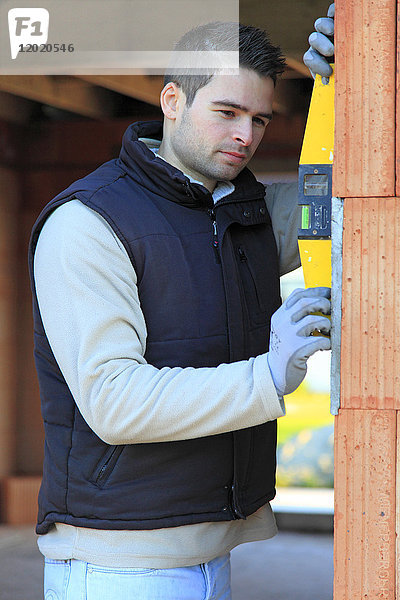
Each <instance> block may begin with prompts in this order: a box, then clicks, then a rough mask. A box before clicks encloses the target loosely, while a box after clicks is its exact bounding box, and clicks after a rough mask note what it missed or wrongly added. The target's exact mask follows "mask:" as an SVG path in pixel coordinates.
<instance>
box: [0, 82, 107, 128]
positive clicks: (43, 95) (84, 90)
mask: <svg viewBox="0 0 400 600" xmlns="http://www.w3.org/2000/svg"><path fill="white" fill-rule="evenodd" d="M0 91H2V92H8V93H9V94H14V95H15V96H20V97H22V98H28V99H29V100H35V101H36V102H42V103H43V104H49V105H50V106H54V107H55V108H59V109H62V110H67V111H69V112H72V113H76V114H78V115H82V116H85V117H90V118H92V119H103V118H105V117H109V116H111V115H112V111H111V106H110V103H109V100H108V98H106V97H105V94H104V93H103V91H102V90H99V89H97V88H96V87H94V86H93V85H90V84H89V83H87V82H86V81H81V80H79V79H78V78H76V77H63V76H54V75H2V76H1V77H0Z"/></svg>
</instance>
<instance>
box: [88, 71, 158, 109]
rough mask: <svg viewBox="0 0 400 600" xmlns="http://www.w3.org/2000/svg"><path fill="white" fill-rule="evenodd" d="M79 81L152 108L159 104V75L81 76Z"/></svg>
mask: <svg viewBox="0 0 400 600" xmlns="http://www.w3.org/2000/svg"><path fill="white" fill-rule="evenodd" d="M79 79H81V80H83V81H85V82H88V83H91V84H93V85H98V86H101V87H103V88H106V89H108V90H112V91H114V92H118V93H119V94H124V95H125V96H130V97H131V98H136V99H137V100H141V101H142V102H147V103H148V104H153V105H154V106H159V104H160V92H161V90H162V88H163V77H162V76H161V75H81V76H79Z"/></svg>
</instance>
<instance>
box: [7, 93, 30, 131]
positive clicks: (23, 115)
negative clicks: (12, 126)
mask: <svg viewBox="0 0 400 600" xmlns="http://www.w3.org/2000/svg"><path fill="white" fill-rule="evenodd" d="M34 106H35V104H34V103H33V102H31V101H30V100H26V99H25V98H21V97H19V98H18V97H17V96H13V95H12V94H6V93H4V92H0V119H1V120H3V121H7V122H8V123H18V124H24V123H27V122H28V121H29V119H30V117H31V114H32V111H33V107H34Z"/></svg>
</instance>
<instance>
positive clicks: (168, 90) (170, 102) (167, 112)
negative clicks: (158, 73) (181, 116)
mask: <svg viewBox="0 0 400 600" xmlns="http://www.w3.org/2000/svg"><path fill="white" fill-rule="evenodd" d="M184 103H185V94H184V93H183V91H182V89H181V88H180V87H178V86H177V85H176V83H174V82H173V81H170V82H169V83H167V85H166V86H165V87H164V88H163V89H162V90H161V95H160V104H161V110H162V111H163V113H164V116H165V117H166V118H167V119H171V120H172V121H175V119H176V117H177V113H178V110H179V109H180V108H181V106H183V105H184Z"/></svg>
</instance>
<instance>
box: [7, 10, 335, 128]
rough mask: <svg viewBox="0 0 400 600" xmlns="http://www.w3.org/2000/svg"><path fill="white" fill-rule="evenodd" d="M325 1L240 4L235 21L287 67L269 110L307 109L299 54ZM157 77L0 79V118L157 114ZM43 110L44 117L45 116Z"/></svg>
mask: <svg viewBox="0 0 400 600" xmlns="http://www.w3.org/2000/svg"><path fill="white" fill-rule="evenodd" d="M328 5H329V1H328V2H326V1H325V0H279V2H277V1H276V0H264V2H263V1H260V0H240V20H241V21H242V22H243V23H251V24H254V25H257V26H258V27H262V28H264V29H266V30H267V31H268V32H269V34H270V36H271V39H272V41H273V42H274V43H278V44H279V45H280V46H281V47H282V49H283V51H284V53H285V55H286V58H287V63H288V69H287V71H286V72H285V74H284V76H283V78H282V80H281V82H280V83H279V85H278V86H277V90H276V98H275V104H274V111H275V112H277V113H279V114H281V115H285V114H291V113H293V112H295V113H299V112H303V111H305V110H306V107H307V102H308V97H309V93H310V88H311V85H310V83H309V82H307V81H305V80H306V79H309V72H308V69H307V68H306V67H305V66H304V65H303V62H302V58H301V57H302V55H303V53H304V51H305V50H306V49H307V47H308V44H307V38H308V35H309V33H310V32H311V31H312V29H313V22H314V20H315V18H317V17H319V16H321V15H324V14H326V10H327V8H328ZM161 89H162V77H161V76H147V75H134V76H128V75H102V76H99V75H93V76H79V77H77V76H60V75H56V76H54V75H46V76H28V75H27V76H25V75H15V76H14V75H3V76H0V119H4V120H7V121H13V122H20V123H24V122H29V121H31V120H32V118H37V115H38V107H40V109H42V110H43V109H44V112H45V114H46V115H47V116H46V118H53V119H57V120H62V119H64V118H65V119H71V118H74V116H75V118H90V119H109V118H115V117H119V116H121V117H127V116H129V114H130V113H132V114H133V116H134V117H135V116H136V115H140V114H142V113H143V112H144V113H146V111H147V114H149V113H151V112H152V111H153V114H157V110H158V106H159V94H160V91H161ZM46 110H47V113H46Z"/></svg>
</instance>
